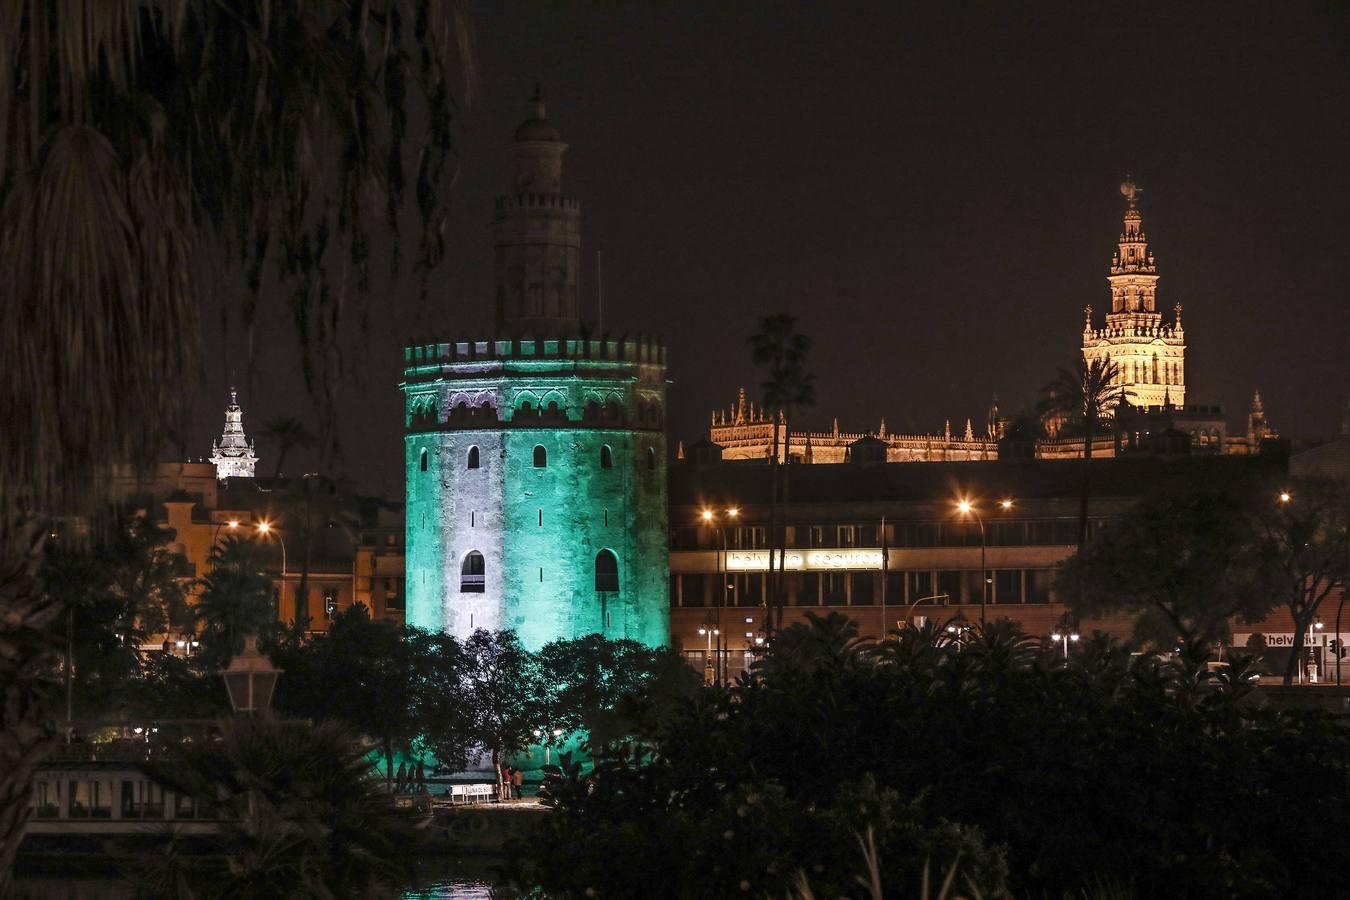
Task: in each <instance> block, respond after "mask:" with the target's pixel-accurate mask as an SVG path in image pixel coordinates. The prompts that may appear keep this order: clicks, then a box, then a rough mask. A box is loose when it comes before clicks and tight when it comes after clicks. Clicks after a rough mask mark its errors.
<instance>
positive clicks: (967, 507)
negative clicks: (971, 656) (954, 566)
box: [956, 499, 1013, 628]
mask: <svg viewBox="0 0 1350 900" xmlns="http://www.w3.org/2000/svg"><path fill="white" fill-rule="evenodd" d="M998 505H999V508H1000V509H1002V510H1003V511H1004V512H1007V511H1008V510H1010V509H1012V506H1013V502H1012V500H1009V499H1004V500H1000V501H999V504H998ZM956 511H957V512H959V513H960V514H961V517H962V518H964V519H967V520H968V519H969V518H970V517H971V516H974V517H975V521H976V522H978V523H979V526H980V627H981V628H983V627H984V624H985V607H986V606H987V605H988V603H989V570H988V568H987V566H986V565H985V552H986V549H987V546H988V545H987V543H986V542H985V534H984V517H983V516H981V515H980V511H979V509H978V508H976V506H975V504H974V503H971V502H970V501H969V500H965V499H963V500H958V501H957V502H956Z"/></svg>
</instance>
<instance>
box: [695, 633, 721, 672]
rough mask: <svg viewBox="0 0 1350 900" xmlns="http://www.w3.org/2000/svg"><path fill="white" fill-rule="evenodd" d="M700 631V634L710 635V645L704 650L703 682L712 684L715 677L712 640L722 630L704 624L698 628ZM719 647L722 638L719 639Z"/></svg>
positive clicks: (719, 646)
mask: <svg viewBox="0 0 1350 900" xmlns="http://www.w3.org/2000/svg"><path fill="white" fill-rule="evenodd" d="M698 633H699V634H704V635H707V636H708V647H707V650H706V651H704V657H703V683H704V684H712V683H713V681H714V677H713V655H712V641H713V637H714V636H715V635H720V634H721V633H722V632H721V630H720V629H717V628H708V627H707V626H704V627H703V628H700V629H699V630H698ZM718 648H719V649H720V648H721V639H720V638H719V639H718Z"/></svg>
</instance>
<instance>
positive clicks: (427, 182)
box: [0, 0, 471, 895]
mask: <svg viewBox="0 0 1350 900" xmlns="http://www.w3.org/2000/svg"><path fill="white" fill-rule="evenodd" d="M463 16H464V13H463V9H462V7H461V5H460V4H458V3H456V2H454V0H446V2H438V0H372V2H370V3H366V4H361V5H360V6H352V5H351V4H350V3H347V2H345V0H244V2H238V3H218V2H213V0H185V2H182V3H176V4H172V5H170V6H169V7H166V6H165V5H164V4H161V3H157V2H154V0H75V2H71V3H62V4H51V3H46V2H39V0H18V2H14V3H8V4H5V5H4V6H3V8H2V9H0V258H3V259H4V260H5V261H6V265H5V266H4V268H3V272H0V318H3V320H4V322H5V327H4V328H3V329H0V361H3V366H4V378H3V379H0V383H2V384H3V387H0V422H5V423H23V425H22V427H5V428H2V429H0V660H4V662H3V663H0V895H3V894H7V893H8V892H9V891H10V888H11V877H12V863H13V857H14V853H15V851H16V850H17V847H18V838H19V835H20V833H21V830H22V827H23V824H24V821H25V819H26V817H27V808H28V792H29V784H30V783H31V778H32V773H33V771H34V768H35V767H36V766H37V765H38V763H39V762H40V761H41V759H42V757H43V754H44V752H45V748H46V747H47V746H49V745H50V743H51V741H52V740H53V737H54V735H53V733H52V732H51V731H50V729H49V728H48V727H47V726H46V725H45V724H44V723H45V722H46V721H47V716H46V714H45V713H44V712H43V709H42V703H41V697H42V693H43V685H42V680H43V677H44V674H45V673H46V672H48V671H50V669H51V661H52V659H53V654H54V653H55V649H56V646H57V641H56V640H55V639H54V638H53V637H52V636H51V635H50V634H49V633H48V629H49V627H51V625H52V623H53V622H54V621H56V620H58V619H59V618H60V617H61V612H62V610H61V606H60V603H59V602H58V601H57V600H55V599H54V598H52V597H50V596H49V595H46V594H43V593H42V592H41V591H40V590H39V583H40V580H39V578H38V569H39V567H40V564H41V560H42V555H43V549H42V544H43V540H44V538H45V535H46V534H47V533H48V530H49V529H48V523H49V522H50V521H51V520H53V519H54V518H56V517H58V516H63V515H68V514H71V513H77V514H78V513H83V512H87V511H89V510H90V509H93V508H96V507H97V506H98V504H99V503H100V500H101V497H102V496H104V492H105V491H106V485H107V483H108V479H107V478H106V475H107V471H106V467H107V466H108V465H109V464H111V463H119V462H125V461H129V460H153V459H155V458H156V453H155V449H156V448H157V447H158V445H159V443H160V442H161V440H162V439H163V436H164V434H165V433H166V428H165V426H164V422H165V421H166V419H168V418H170V417H171V416H172V415H173V414H174V413H175V411H176V410H177V409H178V408H179V404H180V400H181V395H182V390H183V385H184V384H188V383H191V382H192V380H193V378H194V377H195V372H196V371H197V363H196V359H197V345H198V340H197V335H198V332H197V320H196V309H195V306H194V298H195V296H196V293H197V292H196V287H197V285H194V283H193V282H194V280H195V279H196V278H199V277H202V278H205V277H210V276H211V275H212V274H213V272H214V270H213V267H211V266H208V265H203V264H202V263H203V259H202V251H203V250H204V249H206V250H209V251H213V252H214V254H215V256H216V258H217V259H222V258H223V259H224V261H225V262H226V263H228V264H229V265H230V266H232V267H237V268H238V269H239V270H241V271H242V272H244V279H245V281H246V284H245V285H244V287H245V288H246V289H245V290H244V291H242V292H241V296H242V298H243V299H242V301H241V302H240V304H239V307H238V310H237V313H238V315H239V318H240V320H241V322H242V324H243V326H244V328H245V330H246V331H247V332H248V335H247V337H248V341H247V345H248V346H249V347H250V348H251V347H252V340H251V337H252V329H253V327H254V323H255V321H256V313H257V307H258V301H259V298H260V297H261V296H262V295H263V292H262V291H261V285H262V281H263V273H264V272H268V273H273V272H275V273H278V274H277V276H276V277H278V278H279V280H280V281H281V283H282V284H281V287H282V290H280V291H269V292H268V293H269V294H276V295H279V296H284V297H286V298H287V300H288V307H289V309H290V310H291V313H292V317H293V320H294V322H295V325H296V331H297V334H298V335H299V341H300V359H301V367H302V371H303V372H304V375H305V378H306V381H307V384H308V385H309V388H310V392H311V395H312V396H314V397H315V400H316V409H317V413H318V416H319V421H320V431H321V432H322V433H325V434H327V433H330V432H331V428H329V427H328V426H329V424H330V423H331V422H332V421H333V419H334V416H335V413H334V410H335V406H336V404H335V402H334V398H335V394H334V391H333V387H334V386H335V383H336V380H337V367H338V365H339V364H340V356H339V353H338V350H337V348H338V342H337V341H336V339H335V338H336V333H337V329H338V327H339V325H340V323H341V321H342V319H343V317H342V316H341V314H340V313H341V311H342V310H343V309H344V308H350V306H351V304H350V303H349V302H348V301H349V299H350V298H349V295H350V294H352V293H365V292H366V291H368V290H369V287H370V266H371V264H372V256H371V250H370V248H371V244H372V233H371V232H372V225H371V223H372V221H376V222H379V223H380V225H379V226H378V227H379V229H380V230H383V231H384V232H386V233H387V236H388V237H389V238H390V239H389V240H388V241H382V242H381V243H384V244H386V245H387V246H389V247H390V248H391V249H392V258H391V262H392V263H394V264H397V262H398V260H399V256H400V253H399V247H400V244H401V240H400V235H399V227H398V224H399V217H400V213H401V211H402V210H403V209H404V207H405V205H406V202H405V201H406V200H407V193H408V192H407V191H406V188H407V186H408V183H409V182H410V181H411V182H413V184H414V185H415V191H414V194H415V197H416V207H417V213H418V215H419V218H420V224H421V231H420V236H419V238H418V242H417V244H418V246H417V254H416V256H417V268H418V271H419V272H420V273H423V275H424V274H425V273H426V272H427V270H428V269H429V268H430V267H431V266H433V265H435V264H436V263H437V262H438V261H439V259H440V257H441V256H442V254H443V246H442V240H443V239H442V234H443V229H442V225H443V222H444V218H445V210H446V198H445V196H444V192H443V188H444V186H445V183H446V182H447V181H448V175H449V172H450V168H449V167H450V166H451V165H452V163H453V158H452V153H451V146H450V134H451V132H450V127H449V126H450V118H451V114H452V112H453V111H454V101H453V92H452V89H451V85H450V77H451V73H450V71H449V63H450V61H451V60H452V58H454V57H455V55H456V54H458V55H459V56H460V58H461V59H462V60H464V61H465V62H466V63H467V62H468V61H469V59H470V57H469V54H468V51H469V49H470V48H471V35H470V33H469V31H468V29H467V27H466V26H465V24H464V19H463ZM467 83H468V82H467V80H466V84H467ZM466 93H467V89H466ZM413 105H418V106H421V111H420V112H419V119H420V121H421V122H422V123H423V124H424V127H423V129H422V130H421V131H420V132H419V133H418V134H417V135H416V137H415V139H410V135H409V129H408V119H409V116H408V113H409V107H410V106H413ZM331 148H340V152H330V151H331ZM405 157H407V158H412V159H416V160H417V162H416V167H415V174H413V173H410V172H409V171H408V167H407V166H406V164H405ZM339 263H342V264H345V265H346V268H345V269H344V277H341V278H337V279H333V280H331V281H330V279H329V278H328V276H327V273H328V271H329V268H330V266H331V267H336V266H337V265H338V264H339ZM198 273H200V275H199V274H198Z"/></svg>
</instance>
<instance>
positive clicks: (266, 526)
mask: <svg viewBox="0 0 1350 900" xmlns="http://www.w3.org/2000/svg"><path fill="white" fill-rule="evenodd" d="M257 527H258V534H260V535H262V536H263V537H267V536H268V535H272V534H275V535H276V536H277V543H279V544H281V596H282V597H283V598H284V597H285V596H286V539H285V538H283V537H282V536H281V529H280V528H277V527H276V526H275V525H273V524H272V523H271V522H269V521H267V520H266V519H263V520H262V521H261V522H259V523H258V526H257ZM302 601H303V598H301V597H296V598H295V618H296V621H299V619H300V604H301V602H302ZM277 605H278V606H280V605H281V604H280V602H278V604H277Z"/></svg>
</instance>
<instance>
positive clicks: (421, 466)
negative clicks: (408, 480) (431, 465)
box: [417, 449, 427, 472]
mask: <svg viewBox="0 0 1350 900" xmlns="http://www.w3.org/2000/svg"><path fill="white" fill-rule="evenodd" d="M417 468H419V469H420V470H422V471H423V472H425V471H426V470H427V451H426V450H425V449H423V450H422V456H421V459H420V461H419V462H418V464H417Z"/></svg>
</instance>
